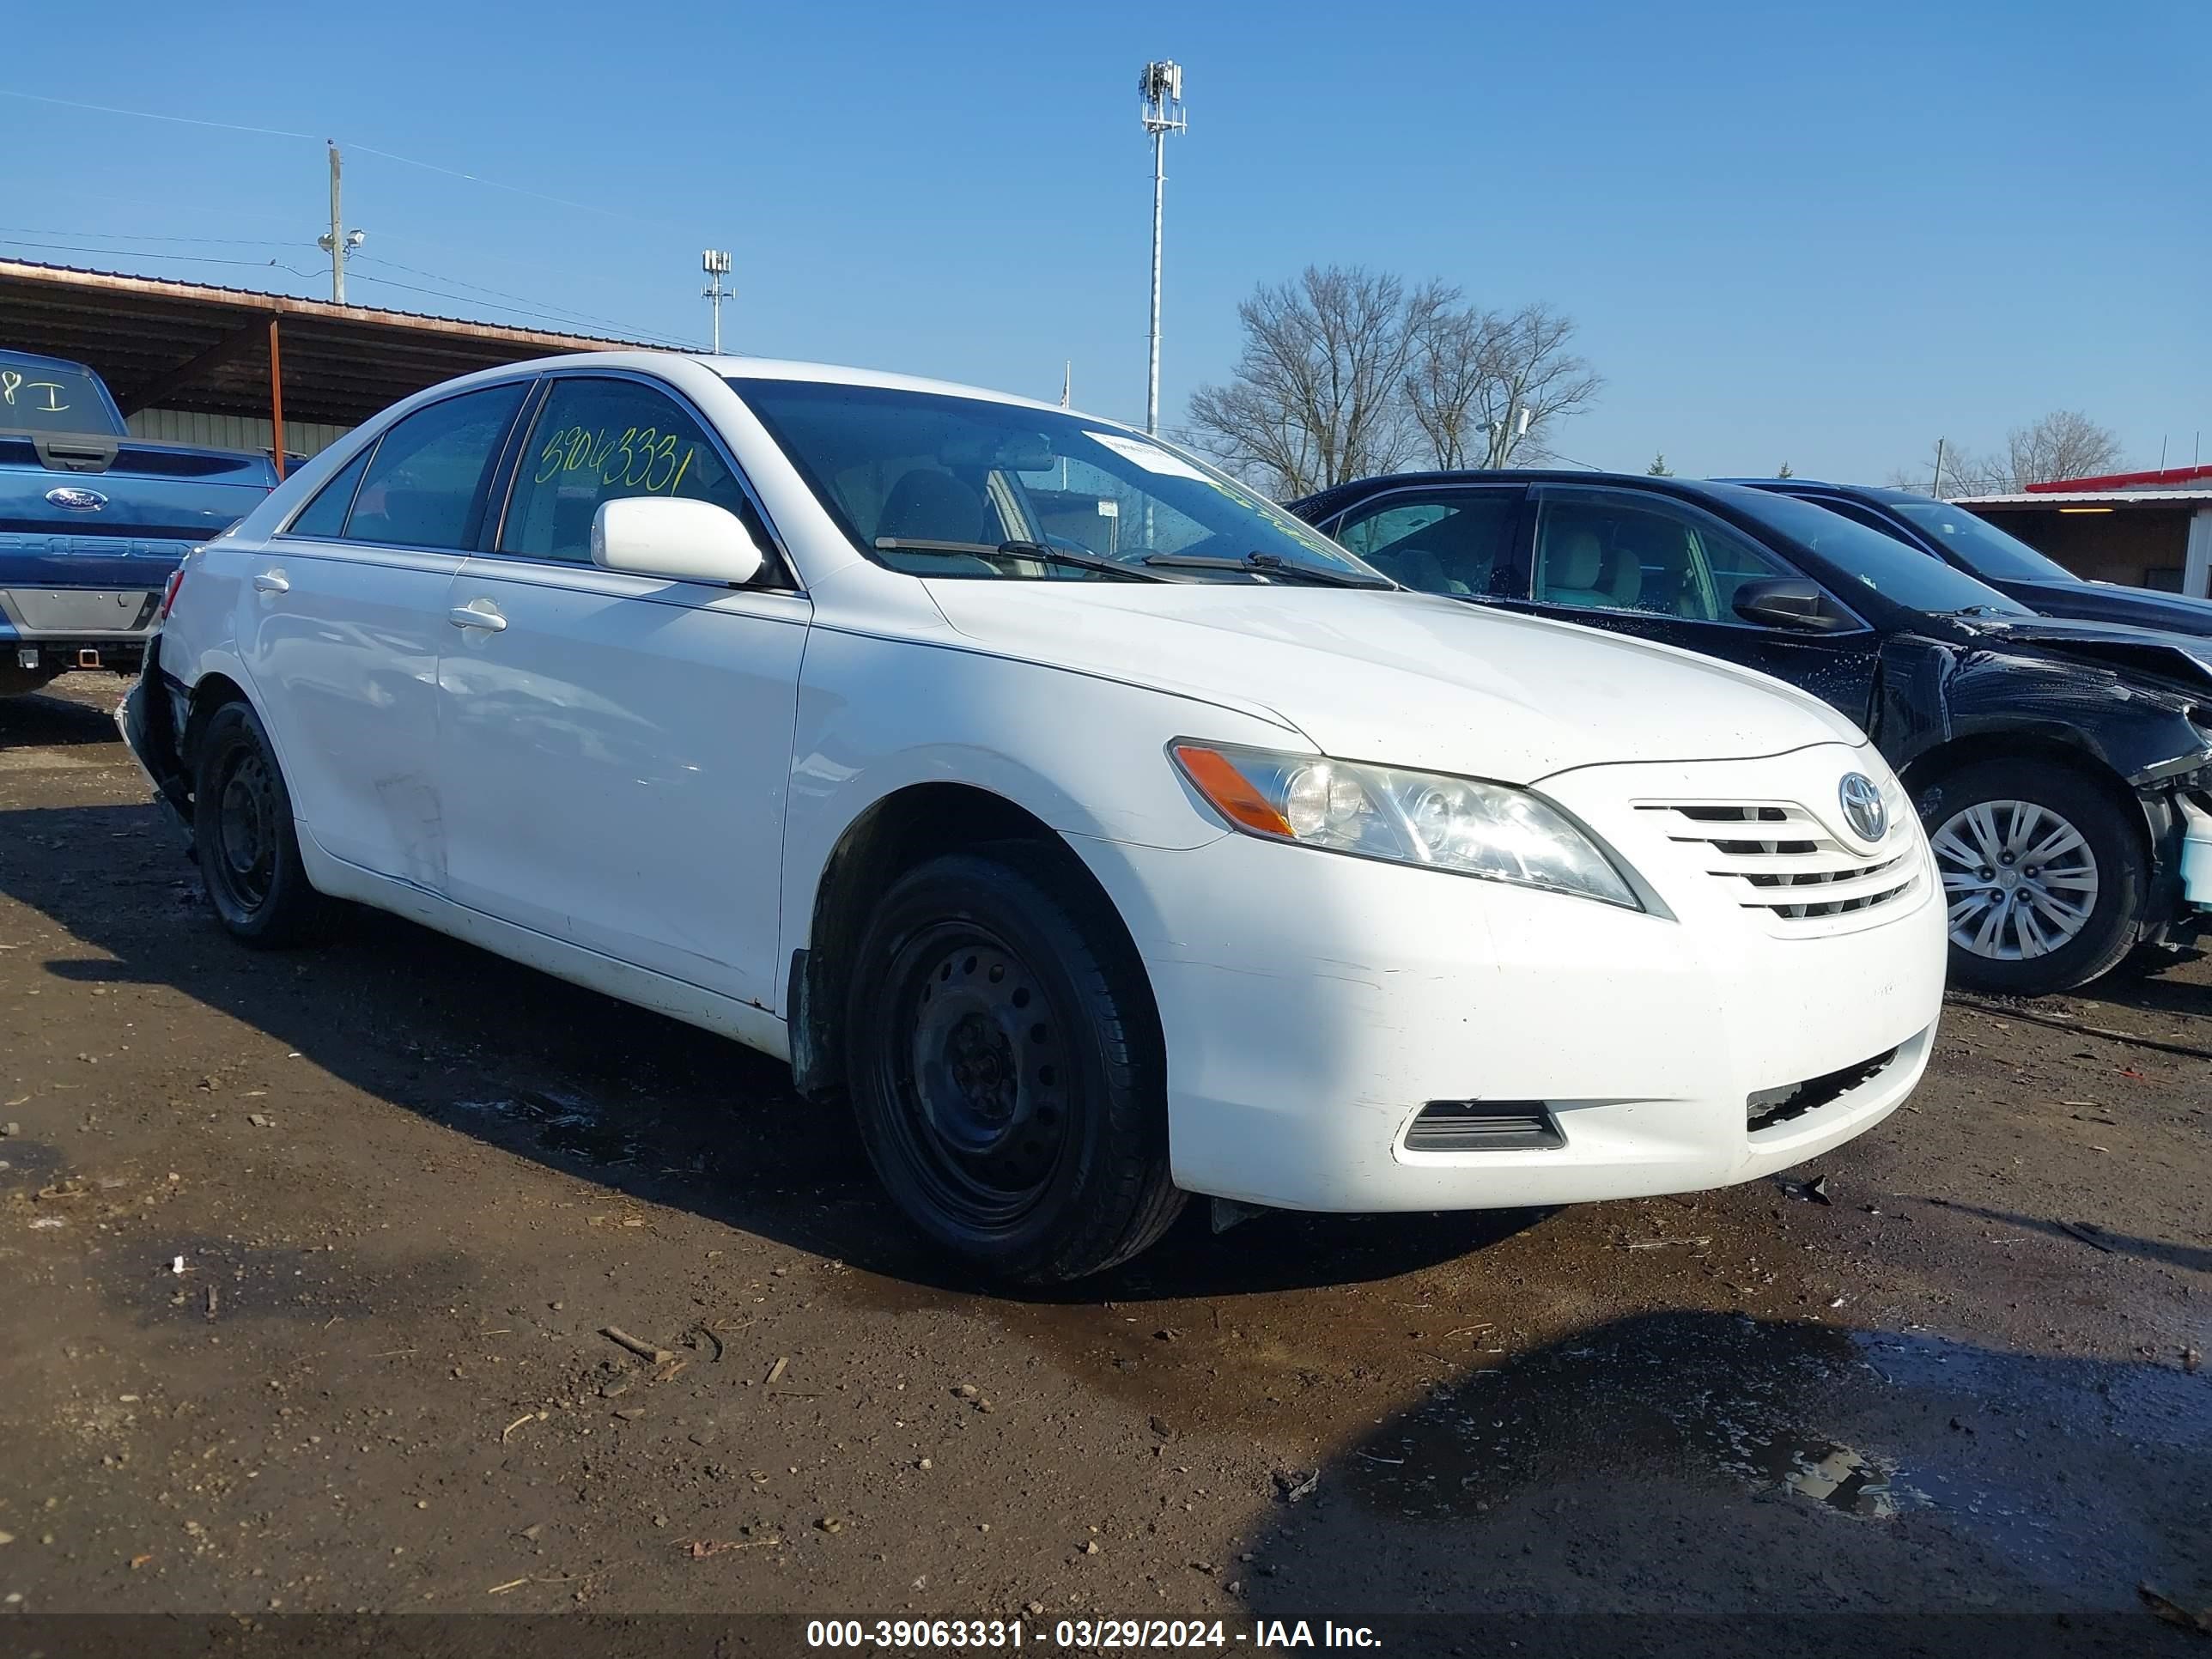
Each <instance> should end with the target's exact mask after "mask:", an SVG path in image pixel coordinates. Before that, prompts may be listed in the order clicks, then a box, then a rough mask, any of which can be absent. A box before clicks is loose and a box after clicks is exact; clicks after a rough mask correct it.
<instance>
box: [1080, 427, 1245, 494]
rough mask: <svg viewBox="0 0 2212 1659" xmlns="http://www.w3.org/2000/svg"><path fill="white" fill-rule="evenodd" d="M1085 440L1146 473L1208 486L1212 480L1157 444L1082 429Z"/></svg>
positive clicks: (1116, 433)
mask: <svg viewBox="0 0 2212 1659" xmlns="http://www.w3.org/2000/svg"><path fill="white" fill-rule="evenodd" d="M1083 435H1084V436H1085V437H1086V438H1091V439H1095V440H1097V441H1098V442H1100V443H1102V444H1103V445H1105V446H1106V447H1107V448H1109V449H1110V450H1112V451H1113V452H1114V453H1115V454H1116V455H1119V456H1121V458H1122V459H1125V460H1131V461H1134V462H1135V463H1136V464H1137V465H1139V466H1141V467H1142V468H1144V469H1145V471H1147V472H1157V473H1158V474H1159V475H1160V476H1161V477H1164V478H1195V479H1197V480H1198V481H1199V483H1203V484H1210V483H1212V482H1213V480H1212V479H1211V478H1209V477H1206V474H1204V473H1203V472H1201V471H1199V470H1198V469H1197V468H1196V467H1194V466H1193V465H1191V464H1190V463H1189V462H1188V461H1186V460H1185V459H1183V458H1182V456H1180V455H1178V454H1176V453H1174V452H1173V451H1172V450H1167V449H1162V448H1161V447H1159V446H1158V444H1148V443H1146V442H1144V441H1141V440H1140V439H1136V438H1125V437H1123V436H1122V435H1121V434H1120V433H1118V432H1093V431H1092V430H1091V428H1088V427H1085V428H1084V429H1083Z"/></svg>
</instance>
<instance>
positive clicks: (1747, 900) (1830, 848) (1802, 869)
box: [1637, 792, 1925, 932]
mask: <svg viewBox="0 0 2212 1659" xmlns="http://www.w3.org/2000/svg"><path fill="white" fill-rule="evenodd" d="M1892 793H1893V797H1894V798H1893V799H1892V800H1891V802H1890V815H1889V822H1890V829H1889V833H1888V834H1887V836H1886V837H1885V838H1884V839H1883V842H1882V844H1881V848H1880V849H1879V850H1877V851H1876V852H1875V853H1872V854H1867V853H1861V852H1858V851H1857V850H1855V849H1853V848H1850V847H1847V846H1845V845H1844V842H1841V841H1839V840H1838V839H1837V837H1836V836H1834V835H1833V834H1832V832H1831V831H1830V830H1829V829H1828V828H1827V826H1826V824H1824V823H1821V822H1820V819H1819V818H1817V817H1814V815H1813V814H1812V813H1811V812H1809V811H1807V810H1806V809H1805V808H1804V807H1802V806H1800V805H1796V803H1795V802H1791V801H1645V802H1639V803H1638V806H1637V810H1638V811H1639V812H1643V813H1647V814H1649V815H1650V817H1652V818H1653V819H1654V820H1656V823H1657V824H1658V826H1659V828H1660V829H1661V831H1662V834H1664V835H1665V836H1666V837H1667V839H1668V841H1670V842H1675V843H1676V844H1677V845H1680V846H1681V847H1683V848H1685V849H1686V851H1688V852H1689V854H1690V855H1691V856H1692V857H1693V858H1694V859H1696V860H1698V862H1699V866H1701V867H1702V868H1703V870H1704V872H1705V874H1706V875H1708V876H1711V877H1712V878H1715V879H1717V880H1718V881H1721V882H1723V883H1725V884H1727V887H1728V890H1729V893H1730V895H1731V896H1732V897H1733V898H1734V900H1735V902H1736V903H1737V904H1738V905H1740V906H1741V908H1744V909H1747V910H1753V911H1758V912H1761V913H1763V914H1764V915H1765V916H1766V917H1768V918H1770V919H1771V921H1774V922H1775V923H1777V924H1778V925H1779V926H1780V927H1783V928H1784V930H1785V931H1789V932H1796V931H1800V930H1802V929H1804V928H1806V927H1810V926H1811V925H1813V924H1815V923H1820V922H1831V923H1841V924H1844V925H1848V924H1849V923H1850V922H1851V921H1857V920H1871V919H1872V918H1871V916H1870V915H1869V913H1870V912H1873V911H1876V910H1880V909H1882V908H1886V907H1887V906H1890V905H1893V904H1896V903H1899V902H1902V901H1904V900H1905V899H1909V898H1911V896H1913V895H1914V893H1916V892H1917V890H1919V887H1920V884H1921V881H1922V879H1923V874H1924V871H1923V866H1924V863H1925V860H1923V859H1922V858H1921V856H1920V849H1919V841H1918V837H1917V836H1915V835H1914V834H1913V833H1912V828H1911V820H1910V818H1909V817H1907V816H1906V814H1908V813H1909V812H1910V811H1911V807H1910V806H1909V805H1907V804H1906V803H1905V800H1904V799H1903V798H1902V797H1901V796H1897V795H1896V794H1895V792H1892Z"/></svg>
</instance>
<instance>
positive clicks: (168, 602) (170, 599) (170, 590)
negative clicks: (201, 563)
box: [154, 553, 191, 622]
mask: <svg viewBox="0 0 2212 1659" xmlns="http://www.w3.org/2000/svg"><path fill="white" fill-rule="evenodd" d="M190 563H191V554H189V553H187V554H185V556H184V557H183V558H182V559H180V560H179V561H178V562H177V568H175V569H174V570H172V571H171V572H170V573H169V580H168V584H167V586H164V587H163V588H162V589H161V611H159V612H158V613H157V614H156V615H155V618H154V620H155V622H167V621H168V620H169V612H170V611H171V610H173V608H174V607H175V605H176V603H177V590H178V589H179V588H180V587H182V586H184V585H185V566H186V565H188V564H190Z"/></svg>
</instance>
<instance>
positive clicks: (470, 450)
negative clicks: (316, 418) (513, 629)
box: [239, 383, 523, 892]
mask: <svg viewBox="0 0 2212 1659" xmlns="http://www.w3.org/2000/svg"><path fill="white" fill-rule="evenodd" d="M522 391H523V388H522V386H521V385H520V384H519V383H516V384H507V385H501V386H490V387H487V388H484V389H483V390H481V391H477V392H465V393H463V394H461V395H460V396H458V397H454V398H445V399H442V400H441V401H440V402H438V403H435V404H429V405H428V406H426V407H424V408H422V409H420V410H416V411H415V412H414V413H413V414H411V415H409V416H406V417H405V418H404V419H403V420H401V421H399V422H398V423H397V424H395V425H394V426H393V427H392V428H391V429H390V430H389V431H387V432H386V433H385V434H384V435H383V436H382V437H381V438H380V440H379V441H377V443H376V445H375V447H374V453H373V454H370V455H368V457H367V458H366V459H365V460H363V461H361V462H356V463H349V465H347V466H346V467H344V468H343V469H342V470H341V471H339V472H338V473H337V475H336V476H335V477H332V479H331V482H330V483H328V484H327V485H325V487H324V489H322V490H321V491H320V492H319V493H318V494H317V495H316V496H315V497H314V499H313V500H312V501H309V503H308V504H307V506H306V507H303V508H302V509H301V512H300V513H299V514H298V515H297V516H296V517H295V519H294V520H293V521H292V525H291V526H290V528H289V531H288V532H287V533H285V534H282V535H278V536H276V537H272V538H270V540H269V542H268V543H267V544H265V545H264V547H263V548H262V549H261V550H258V551H257V552H253V553H250V554H247V555H246V556H245V557H246V569H245V572H244V576H245V580H244V582H243V583H242V590H243V592H242V605H243V608H244V615H243V616H242V617H240V629H239V643H240V652H241V654H242V656H243V659H244V661H245V663H246V670H247V672H248V673H249V674H250V675H251V676H252V679H253V682H254V684H255V685H256V687H257V688H258V690H260V692H261V693H262V712H263V714H264V716H265V717H266V719H267V720H268V722H269V725H270V729H271V735H272V737H273V738H274V739H275V741H276V747H277V751H278V754H279V756H280V757H281V758H282V760H283V764H284V768H285V776H286V781H287V783H288V785H289V788H290V791H291V795H292V803H293V810H294V811H295V814H296V816H297V817H299V818H300V819H301V822H303V823H306V824H307V828H308V831H309V833H310V834H311V835H312V836H313V838H314V840H315V841H316V842H317V843H318V844H319V845H320V846H321V847H322V848H324V849H325V851H327V852H328V853H330V854H331V855H332V856H334V857H337V858H340V859H343V860H346V861H347V862H348V863H349V864H356V865H358V866H361V867H362V868H363V869H366V870H371V871H374V872H376V873H378V874H380V875H385V876H396V877H398V878H402V879H404V880H407V881H410V882H413V883H415V884H416V885H418V886H422V887H425V888H428V889H429V890H432V891H434V892H435V891H438V890H441V889H442V888H443V886H444V882H445V847H444V841H443V838H442V836H441V833H440V814H439V810H438V800H437V792H436V787H435V778H434V775H433V770H432V763H431V757H432V755H433V752H434V750H435V742H436V735H437V712H438V711H437V684H438V677H437V665H438V652H439V650H440V648H441V647H442V645H443V644H444V639H443V635H445V634H446V633H447V632H448V631H449V630H448V629H447V626H446V621H445V614H446V592H447V588H448V587H450V586H452V584H453V576H454V574H455V573H456V572H457V571H459V568H460V567H461V562H462V560H463V558H464V557H465V552H464V551H463V550H464V549H465V548H467V547H468V546H470V545H471V544H473V542H474V540H475V538H476V534H477V525H478V524H479V523H480V522H481V520H482V514H483V485H484V483H485V482H486V478H487V475H489V473H490V471H492V468H493V463H494V461H495V459H496V457H497V454H498V452H499V447H500V445H501V442H502V441H504V439H505V437H506V435H507V427H508V425H509V424H510V423H511V422H512V421H513V416H514V413H515V411H516V410H517V409H518V408H519V407H520V404H521V401H522Z"/></svg>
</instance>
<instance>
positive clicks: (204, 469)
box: [0, 345, 276, 696]
mask: <svg viewBox="0 0 2212 1659" xmlns="http://www.w3.org/2000/svg"><path fill="white" fill-rule="evenodd" d="M275 488H276V464H275V462H274V461H273V460H272V459H271V458H270V456H268V455H266V454H247V453H236V452H234V451H230V450H222V449H201V448H198V447H195V446H193V445H190V444H167V443H153V442H149V441H146V440H144V439H140V438H133V437H132V436H131V435H130V433H129V431H128V429H127V428H125V426H124V423H123V411H122V410H120V409H118V408H117V407H116V403H115V399H114V398H113V397H112V396H111V395H110V394H109V392H108V390H107V387H106V386H105V385H104V384H103V383H102V382H101V380H100V376H98V375H97V374H94V373H93V372H92V370H90V369H89V368H86V367H85V366H84V365H83V364H82V363H72V362H63V361H62V360H61V359H59V358H58V357H40V356H32V355H31V354H29V353H27V352H20V351H9V349H7V348H6V347H5V346H4V345H0V696H15V695H17V694H20V693H21V692H25V691H35V690H38V689H39V688H40V686H42V685H44V684H46V682H47V681H49V680H51V679H52V678H54V677H55V676H56V675H57V674H59V673H62V672H63V671H65V670H68V669H71V668H106V669H112V670H114V671H117V672H118V673H123V674H135V673H136V672H137V671H138V666H139V664H140V663H141V662H142V661H143V659H144V658H145V654H146V641H147V640H148V639H149V637H151V635H152V634H153V631H154V627H155V622H156V621H157V620H158V616H157V613H158V612H159V611H160V609H161V593H162V590H163V589H164V588H165V587H166V586H167V583H168V580H169V576H170V574H171V573H172V572H173V571H174V570H175V569H176V568H177V566H178V564H179V562H180V561H181V560H182V559H183V557H184V555H185V552H186V550H189V549H190V548H191V547H193V546H194V545H196V544H198V543H201V542H204V541H206V540H207V539H208V538H210V537H212V536H218V535H221V534H222V532H224V531H226V530H228V529H229V528H230V526H232V525H234V524H236V523H237V522H238V521H239V520H240V519H242V518H244V517H245V516H246V513H249V512H251V511H252V509H253V507H255V505H256V504H257V503H258V502H259V501H260V500H261V498H262V497H263V496H264V495H267V494H268V493H269V492H270V490H271V489H275Z"/></svg>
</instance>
